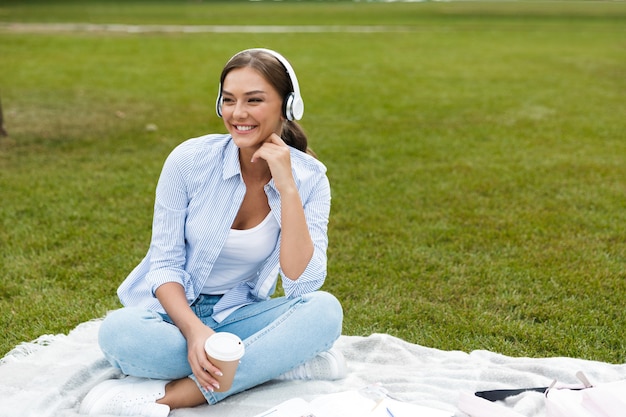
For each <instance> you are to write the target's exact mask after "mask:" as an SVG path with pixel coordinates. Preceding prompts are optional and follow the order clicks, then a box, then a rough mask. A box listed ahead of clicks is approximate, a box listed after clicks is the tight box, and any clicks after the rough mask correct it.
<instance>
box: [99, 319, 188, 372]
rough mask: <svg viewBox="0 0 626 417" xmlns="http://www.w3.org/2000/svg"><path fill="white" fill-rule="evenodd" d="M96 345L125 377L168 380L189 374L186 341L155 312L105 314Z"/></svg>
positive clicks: (176, 329) (178, 331)
mask: <svg viewBox="0 0 626 417" xmlns="http://www.w3.org/2000/svg"><path fill="white" fill-rule="evenodd" d="M98 342H99V344H100V349H101V350H102V352H103V353H104V356H105V357H106V358H107V360H108V361H109V362H110V363H111V365H113V366H114V367H116V368H118V369H120V370H121V371H122V372H123V373H124V374H126V375H133V376H137V377H143V378H154V379H166V380H172V379H180V378H184V377H187V376H189V374H191V367H190V366H189V362H188V360H187V341H186V340H185V338H184V336H183V335H182V333H181V332H180V330H178V328H177V327H176V326H174V325H173V324H171V323H168V322H166V321H164V320H163V317H162V316H161V315H160V314H159V313H157V312H153V311H147V310H144V309H140V308H122V309H119V310H115V311H113V312H111V313H109V314H108V315H107V316H106V317H105V319H104V321H103V322H102V324H101V326H100V331H99V334H98Z"/></svg>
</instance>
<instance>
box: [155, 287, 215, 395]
mask: <svg viewBox="0 0 626 417" xmlns="http://www.w3.org/2000/svg"><path fill="white" fill-rule="evenodd" d="M156 296H157V298H158V299H159V301H160V302H161V305H162V306H163V308H164V309H165V311H166V312H167V314H168V315H169V316H170V318H171V319H172V321H173V322H174V324H175V325H176V327H178V329H179V330H180V331H181V333H182V334H183V336H184V337H185V339H186V340H187V360H188V361H189V365H190V366H191V371H192V372H193V374H194V376H195V377H196V379H197V380H198V383H199V384H200V385H201V386H202V387H204V388H206V389H207V390H208V391H214V390H215V389H216V388H217V389H219V383H218V382H217V379H215V377H214V375H218V376H221V375H220V374H221V371H220V370H219V369H218V368H217V367H215V366H214V365H213V364H212V363H211V362H209V359H208V358H207V355H206V352H205V351H204V343H205V342H206V340H207V339H208V338H209V337H210V336H212V335H213V334H215V331H213V329H211V328H210V327H208V326H207V325H205V324H204V323H202V321H201V320H200V319H199V318H198V316H196V314H195V313H194V312H193V311H192V310H191V308H189V305H188V304H187V298H186V297H185V292H184V290H183V287H182V285H180V284H178V283H174V282H168V283H166V284H163V285H161V286H160V287H159V288H157V290H156Z"/></svg>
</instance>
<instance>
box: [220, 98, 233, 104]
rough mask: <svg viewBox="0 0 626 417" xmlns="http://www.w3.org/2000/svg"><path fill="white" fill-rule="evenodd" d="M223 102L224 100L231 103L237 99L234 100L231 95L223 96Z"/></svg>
mask: <svg viewBox="0 0 626 417" xmlns="http://www.w3.org/2000/svg"><path fill="white" fill-rule="evenodd" d="M222 102H223V103H228V104H231V103H234V102H235V100H233V99H232V98H230V97H222Z"/></svg>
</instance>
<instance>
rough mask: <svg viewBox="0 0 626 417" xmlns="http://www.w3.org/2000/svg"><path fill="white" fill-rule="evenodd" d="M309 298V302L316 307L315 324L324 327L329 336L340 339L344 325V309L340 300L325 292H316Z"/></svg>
mask: <svg viewBox="0 0 626 417" xmlns="http://www.w3.org/2000/svg"><path fill="white" fill-rule="evenodd" d="M307 296H308V302H311V303H313V305H314V306H315V312H316V314H315V315H314V317H315V322H316V323H317V324H318V325H320V326H323V327H324V328H325V331H326V332H327V333H328V334H329V335H334V337H335V338H337V337H339V336H340V335H341V329H342V323H343V308H342V307H341V303H340V302H339V300H338V299H337V298H336V297H335V296H334V295H332V294H330V293H328V292H325V291H316V292H314V293H311V294H307Z"/></svg>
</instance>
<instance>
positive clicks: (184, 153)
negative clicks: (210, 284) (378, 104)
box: [117, 134, 330, 322]
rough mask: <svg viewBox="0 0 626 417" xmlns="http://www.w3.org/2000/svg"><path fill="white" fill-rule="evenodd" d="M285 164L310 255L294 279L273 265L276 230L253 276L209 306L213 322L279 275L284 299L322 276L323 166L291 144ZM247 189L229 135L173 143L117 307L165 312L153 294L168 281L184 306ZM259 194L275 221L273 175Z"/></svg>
mask: <svg viewBox="0 0 626 417" xmlns="http://www.w3.org/2000/svg"><path fill="white" fill-rule="evenodd" d="M291 168H292V173H293V177H294V180H295V182H296V186H297V188H298V191H299V194H300V199H301V201H302V204H303V207H304V214H305V218H306V221H307V224H308V228H309V233H310V234H311V239H312V240H313V245H314V252H313V256H312V257H311V260H310V261H309V264H308V265H307V267H306V268H305V270H304V272H303V273H302V274H301V275H300V276H299V277H287V276H285V274H284V273H283V272H282V270H281V269H280V263H279V254H280V234H279V236H278V242H277V243H276V246H275V248H274V250H273V251H272V253H271V254H270V255H269V256H268V257H267V259H266V260H265V262H263V263H262V265H261V266H260V268H259V269H258V271H257V272H256V276H255V277H254V279H252V280H250V281H247V282H242V283H239V284H238V285H237V286H235V287H233V288H232V289H230V290H229V291H227V292H226V293H225V294H224V296H223V297H222V298H221V299H220V301H219V302H218V303H217V304H216V305H215V308H214V315H213V318H214V319H215V320H216V321H217V322H221V321H222V320H224V318H226V317H227V316H228V315H229V314H230V313H232V312H233V311H235V310H236V309H237V308H239V307H242V306H244V305H246V304H250V303H254V302H257V301H262V300H266V299H268V298H269V297H270V296H271V295H272V294H273V293H274V290H275V288H276V283H277V280H278V276H279V275H280V276H281V277H282V284H283V288H284V290H285V295H286V296H288V297H296V296H298V295H302V294H305V293H308V292H312V291H316V290H318V289H319V288H320V287H321V286H322V284H323V282H324V279H325V278H326V249H327V247H328V235H327V230H328V216H329V214H330V185H329V182H328V178H327V176H326V167H325V166H324V165H323V164H322V163H321V162H319V161H318V160H317V159H315V158H313V157H312V156H310V155H308V154H306V153H304V152H300V151H298V150H296V149H294V148H292V149H291ZM245 192H246V187H245V184H244V182H243V178H242V176H241V168H240V165H239V148H237V146H236V145H235V144H234V142H233V141H232V140H231V137H230V135H225V134H221V135H206V136H202V137H199V138H194V139H189V140H187V141H185V142H183V143H182V144H180V145H178V146H177V147H176V148H175V149H174V150H173V151H172V153H171V154H170V155H169V156H168V158H167V159H166V161H165V163H164V165H163V170H162V171H161V176H160V178H159V181H158V184H157V188H156V197H155V204H154V218H153V223H152V239H151V242H150V248H149V249H148V253H147V254H146V256H145V257H144V259H143V260H142V261H141V262H140V263H139V265H137V266H136V267H135V269H133V271H132V272H131V273H130V274H129V275H128V277H127V278H126V279H125V280H124V282H123V283H122V284H121V285H120V287H119V288H118V291H117V293H118V296H119V298H120V301H121V302H122V304H123V305H124V306H138V307H143V308H147V309H150V310H155V311H159V312H165V310H164V309H163V306H161V304H160V303H159V301H158V299H157V298H156V296H155V291H156V289H157V288H158V287H159V286H161V285H163V284H165V283H168V282H177V283H179V284H180V285H182V286H183V288H184V289H185V294H186V296H187V300H188V302H189V304H191V303H193V301H194V300H195V299H196V298H197V297H198V296H199V295H200V293H201V292H202V288H203V287H204V285H205V283H206V281H207V279H210V276H211V270H212V268H213V265H214V264H215V260H216V259H217V257H218V255H219V254H220V251H221V250H222V247H223V246H224V243H225V242H226V238H227V236H228V233H229V231H230V228H231V225H232V223H233V221H234V219H235V216H236V215H237V212H238V211H239V207H240V206H241V203H242V201H243V198H244V195H245ZM265 194H266V195H267V200H268V203H269V206H270V210H271V213H272V214H273V215H274V216H275V218H276V221H277V222H278V224H281V221H280V218H281V209H280V206H281V204H280V195H279V193H278V190H277V189H276V187H275V186H274V181H273V180H270V182H269V183H268V184H267V185H266V186H265Z"/></svg>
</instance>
